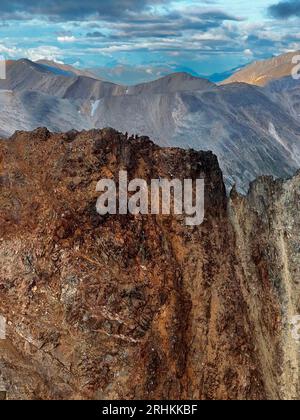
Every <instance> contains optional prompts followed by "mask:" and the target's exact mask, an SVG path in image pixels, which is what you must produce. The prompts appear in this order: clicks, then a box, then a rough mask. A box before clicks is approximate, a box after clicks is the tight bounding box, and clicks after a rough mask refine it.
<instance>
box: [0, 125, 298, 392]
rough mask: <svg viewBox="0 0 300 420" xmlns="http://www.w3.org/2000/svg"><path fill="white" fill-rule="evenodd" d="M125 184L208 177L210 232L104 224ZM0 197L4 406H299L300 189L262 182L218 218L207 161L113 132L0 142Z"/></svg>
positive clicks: (142, 221)
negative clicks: (100, 190) (219, 402)
mask: <svg viewBox="0 0 300 420" xmlns="http://www.w3.org/2000/svg"><path fill="white" fill-rule="evenodd" d="M121 169H127V170H128V172H129V176H130V178H131V179H133V178H143V179H146V180H150V179H153V178H158V177H167V178H169V179H172V178H173V177H176V178H180V179H184V178H193V179H195V178H199V177H204V178H205V183H206V189H205V221H204V223H203V224H202V225H201V226H199V227H193V228H190V227H187V226H185V223H184V217H181V216H129V215H128V216H106V217H100V216H99V215H98V214H97V213H96V210H95V205H96V200H97V197H98V194H97V193H95V188H96V184H97V182H98V181H99V179H101V178H115V177H116V178H117V176H118V172H119V170H121ZM0 188H1V189H0V232H1V236H0V261H1V265H0V316H2V317H5V318H6V320H7V331H6V334H7V335H6V339H5V340H0V388H2V389H0V391H2V394H1V395H2V396H3V395H4V394H3V392H4V393H5V396H6V398H9V399H20V398H25V399H36V398H39V399H40V398H41V399H54V398H58V399H82V398H88V399H107V398H111V399H114V398H128V399H148V398H151V399H156V398H160V399H183V398H189V399H193V398H195V399H245V398H247V399H261V398H288V397H296V396H297V395H298V370H297V369H298V365H297V360H298V359H297V357H298V354H297V344H296V343H295V341H293V339H292V338H291V335H290V333H289V325H288V323H289V322H290V316H291V315H293V316H294V314H295V310H296V311H297V302H298V301H297V298H296V296H295V295H294V293H293V292H294V287H295V284H296V282H297V278H299V264H298V262H299V261H298V262H297V258H298V254H297V252H299V250H298V248H297V232H299V212H298V211H297V210H299V207H297V206H299V204H298V203H299V195H298V194H299V176H298V177H296V178H295V179H293V180H291V181H288V182H287V183H274V182H273V181H272V180H269V179H263V180H261V181H259V182H258V183H257V184H255V186H254V187H253V189H252V191H251V193H250V195H249V196H248V197H247V198H243V197H241V196H239V195H237V194H234V195H233V196H232V199H231V202H230V203H229V205H228V202H227V197H226V192H225V187H224V183H223V179H222V173H221V171H220V169H219V165H218V162H217V159H216V157H215V156H214V155H213V154H212V153H210V152H195V151H193V150H191V151H183V150H180V149H161V148H159V147H158V146H155V145H154V144H153V143H152V142H150V141H149V139H147V138H138V139H136V140H133V139H127V138H126V137H125V136H123V135H121V134H120V133H117V132H115V131H113V130H101V131H90V132H82V133H76V132H70V133H67V134H64V135H58V134H50V133H49V132H48V131H47V130H45V129H39V130H37V131H35V132H33V133H25V132H20V133H17V134H16V135H15V136H14V137H13V138H11V139H10V140H8V141H7V140H2V141H1V142H0ZM261 197H262V198H261ZM264 200H265V201H264ZM285 204H288V205H287V207H288V217H287V218H286V219H285V218H284V208H285ZM279 221H280V222H281V223H282V225H278V223H279ZM272 224H274V225H276V226H277V227H278V229H279V231H278V232H279V233H280V235H281V236H280V235H279V236H277V234H276V232H277V230H275V231H274V233H272V232H273V231H271V230H270V229H271V227H272ZM287 228H289V229H290V230H291V233H290V234H291V235H293V236H292V238H291V237H289V236H285V229H287ZM268 229H269V230H268ZM278 238H279V239H278ZM275 249H276V252H275ZM272 270H273V271H272ZM297 276H298V277H297ZM298 303H299V302H298Z"/></svg>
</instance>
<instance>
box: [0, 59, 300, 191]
mask: <svg viewBox="0 0 300 420" xmlns="http://www.w3.org/2000/svg"><path fill="white" fill-rule="evenodd" d="M293 55H295V53H294V54H287V55H284V56H280V57H277V58H273V59H271V60H267V61H264V62H257V63H253V64H251V65H250V66H247V67H245V68H243V69H241V70H238V71H237V73H236V74H235V75H233V76H231V77H229V78H228V79H227V80H226V81H224V82H223V83H222V84H221V85H219V86H218V85H216V84H214V83H212V82H210V81H208V80H206V79H203V78H198V77H195V76H192V75H190V74H187V73H175V74H172V75H169V76H166V77H163V78H161V79H159V80H156V81H154V82H149V83H143V84H139V85H135V86H122V85H117V84H113V83H110V82H107V81H103V80H101V79H99V78H98V77H97V76H95V75H93V74H92V73H91V72H90V71H81V70H78V69H75V68H73V67H71V66H65V65H61V64H57V63H53V62H49V61H41V62H32V61H29V60H26V59H22V60H18V61H10V62H8V63H7V79H6V80H1V81H0V112H1V114H0V134H1V136H4V137H9V136H10V135H11V134H13V133H14V131H15V130H33V129H35V128H37V127H39V126H46V127H48V128H49V129H50V130H52V131H68V130H71V129H77V130H82V129H91V128H103V127H107V126H110V127H113V128H115V129H117V130H120V131H123V132H126V131H127V132H128V133H129V134H141V135H148V136H150V137H151V138H152V139H154V140H155V141H156V142H157V143H158V144H160V145H162V146H180V147H184V148H195V149H198V150H199V149H202V150H212V151H213V152H214V153H215V154H217V156H218V158H219V161H220V165H221V167H222V169H223V172H224V177H225V181H226V185H227V186H228V187H230V186H232V185H233V184H234V183H237V185H238V188H239V189H240V190H241V191H245V190H246V189H247V188H248V184H249V182H250V181H252V180H253V179H254V178H256V177H257V176H258V175H262V174H270V175H273V176H276V177H288V176H290V175H292V174H293V173H294V172H295V171H296V170H297V169H298V168H299V167H300V82H298V81H295V80H293V79H292V78H291V77H290V73H291V68H292V67H293V66H294V65H293V64H292V56H293ZM241 82H242V83H241ZM255 85H257V86H255Z"/></svg>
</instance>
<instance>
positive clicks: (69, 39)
mask: <svg viewBox="0 0 300 420" xmlns="http://www.w3.org/2000/svg"><path fill="white" fill-rule="evenodd" d="M57 41H58V42H75V41H76V38H75V36H69V35H66V36H58V37H57Z"/></svg>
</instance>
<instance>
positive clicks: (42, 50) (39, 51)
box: [24, 45, 63, 63]
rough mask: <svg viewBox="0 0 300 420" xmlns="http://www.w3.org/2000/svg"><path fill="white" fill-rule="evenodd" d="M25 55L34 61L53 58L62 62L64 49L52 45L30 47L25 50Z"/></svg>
mask: <svg viewBox="0 0 300 420" xmlns="http://www.w3.org/2000/svg"><path fill="white" fill-rule="evenodd" d="M24 53H25V56H26V57H27V58H29V60H32V61H38V60H51V61H56V62H57V63H62V61H61V58H62V57H63V53H62V51H61V50H60V49H59V48H58V47H54V46H51V45H45V46H41V47H36V48H29V49H28V50H26V51H25V52H24Z"/></svg>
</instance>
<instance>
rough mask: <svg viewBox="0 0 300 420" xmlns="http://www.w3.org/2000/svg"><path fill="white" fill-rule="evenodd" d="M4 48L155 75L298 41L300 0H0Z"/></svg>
mask: <svg viewBox="0 0 300 420" xmlns="http://www.w3.org/2000/svg"><path fill="white" fill-rule="evenodd" d="M0 16H1V21H0V54H3V55H5V56H6V57H10V58H20V57H28V58H30V59H33V60H38V59H41V58H48V59H53V60H57V61H61V62H65V63H69V64H77V65H79V66H81V67H95V66H97V67H102V68H103V69H104V70H105V69H106V70H107V71H112V72H115V74H117V72H119V76H120V79H122V77H123V76H122V74H123V72H124V74H125V72H126V71H132V67H134V68H135V71H136V72H139V71H140V72H144V73H146V74H148V75H149V77H151V76H156V75H159V74H160V73H161V72H162V73H163V72H164V70H165V69H172V70H190V71H194V72H196V73H198V74H201V75H205V74H211V73H220V72H223V71H225V70H228V69H230V68H233V67H236V66H239V65H241V64H244V63H246V62H249V61H252V60H253V59H259V58H264V57H268V56H272V55H273V54H279V53H283V52H286V51H289V50H296V49H300V35H299V21H300V0H297V1H283V2H280V3H278V1H277V2H276V0H250V1H245V0H223V1H219V0H206V1H197V0H173V1H170V0H108V1H102V0H83V1H81V0H80V1H78V0H63V1H62V0H60V1H57V0H43V1H40V0H13V1H12V0H7V1H6V0H1V1H0Z"/></svg>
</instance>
